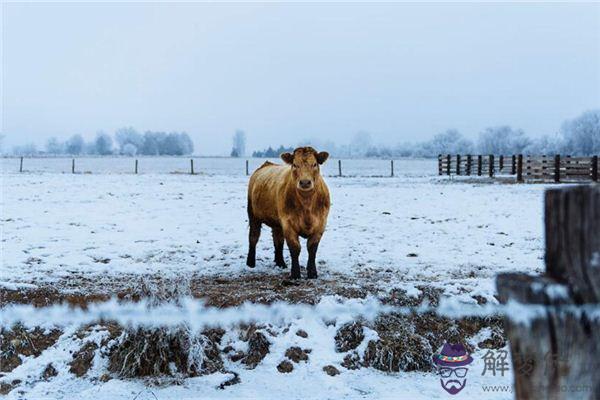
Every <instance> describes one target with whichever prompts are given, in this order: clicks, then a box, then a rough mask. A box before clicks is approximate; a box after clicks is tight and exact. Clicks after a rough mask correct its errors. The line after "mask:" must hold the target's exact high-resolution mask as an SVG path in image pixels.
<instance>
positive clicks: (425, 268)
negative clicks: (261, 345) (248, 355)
mask: <svg viewBox="0 0 600 400" xmlns="http://www.w3.org/2000/svg"><path fill="white" fill-rule="evenodd" d="M3 180H4V184H3V189H4V198H3V203H2V208H3V210H4V212H3V218H2V222H3V228H4V232H3V234H4V238H3V246H4V249H3V264H2V268H1V269H0V282H1V283H2V285H4V286H6V285H23V284H29V285H31V284H33V285H41V284H53V285H57V286H61V285H64V286H68V285H65V282H67V281H68V280H69V279H70V278H72V277H73V276H74V275H77V276H85V277H86V278H90V280H91V281H92V283H94V282H95V283H97V284H98V286H102V282H103V280H105V279H109V278H111V277H115V276H116V277H118V276H119V275H122V274H127V275H139V276H143V275H148V274H160V275H161V276H182V275H186V274H191V273H193V274H195V275H200V276H202V275H223V276H239V275H247V274H259V275H260V274H265V273H276V272H278V270H277V269H276V268H274V267H273V265H272V261H271V260H272V243H271V238H270V232H269V229H268V228H266V227H265V228H263V233H262V237H261V240H260V242H259V246H258V249H257V268H255V269H253V270H250V269H248V268H247V267H246V266H245V262H244V261H245V257H246V251H247V216H246V199H245V197H246V194H245V193H246V184H247V178H246V177H245V176H243V177H236V176H224V175H214V176H190V175H158V174H147V175H138V176H135V175H125V174H120V175H116V174H113V175H97V174H91V175H70V174H49V173H45V174H44V173H42V174H16V173H5V174H4V175H3ZM327 182H328V184H329V186H330V189H331V193H332V208H331V213H330V217H329V221H328V227H327V230H326V232H325V235H324V237H323V240H322V242H321V245H320V247H319V253H318V255H317V257H318V260H319V261H320V263H319V265H318V271H319V273H320V275H321V276H324V277H327V276H330V277H331V276H336V274H343V275H345V276H361V275H365V274H370V273H373V274H382V275H385V279H386V283H387V285H386V286H387V287H389V288H392V287H394V286H395V285H400V287H404V286H406V288H407V292H409V293H411V295H412V294H415V293H416V292H415V288H416V286H418V285H419V284H422V283H426V284H428V285H433V286H437V287H439V288H441V289H443V290H444V291H445V292H446V293H448V294H449V295H459V296H463V297H465V293H470V292H473V293H477V294H479V295H482V296H483V297H486V298H488V300H490V301H494V298H493V294H494V292H495V289H494V286H495V285H494V277H495V275H496V274H497V273H500V272H507V271H526V272H530V273H537V272H540V271H542V268H543V260H542V259H543V241H542V238H543V235H542V201H543V199H542V193H543V190H544V188H545V187H544V186H542V185H501V184H497V185H494V184H476V183H475V184H473V183H461V182H450V181H448V180H446V179H438V178H437V177H413V176H409V177H406V176H401V177H399V178H342V179H339V178H328V179H327ZM409 255H410V256H409ZM415 255H416V256H415ZM286 257H287V254H286ZM301 257H302V260H303V261H304V258H305V257H306V253H305V252H303V253H302V254H301ZM467 297H468V296H467Z"/></svg>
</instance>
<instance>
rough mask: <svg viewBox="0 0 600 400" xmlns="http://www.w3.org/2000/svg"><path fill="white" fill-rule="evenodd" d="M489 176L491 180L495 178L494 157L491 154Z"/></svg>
mask: <svg viewBox="0 0 600 400" xmlns="http://www.w3.org/2000/svg"><path fill="white" fill-rule="evenodd" d="M488 174H489V176H490V178H493V177H494V155H493V154H490V156H489V158H488Z"/></svg>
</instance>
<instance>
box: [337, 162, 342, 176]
mask: <svg viewBox="0 0 600 400" xmlns="http://www.w3.org/2000/svg"><path fill="white" fill-rule="evenodd" d="M338 176H342V160H338Z"/></svg>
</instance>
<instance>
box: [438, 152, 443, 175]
mask: <svg viewBox="0 0 600 400" xmlns="http://www.w3.org/2000/svg"><path fill="white" fill-rule="evenodd" d="M438 175H442V155H441V154H438Z"/></svg>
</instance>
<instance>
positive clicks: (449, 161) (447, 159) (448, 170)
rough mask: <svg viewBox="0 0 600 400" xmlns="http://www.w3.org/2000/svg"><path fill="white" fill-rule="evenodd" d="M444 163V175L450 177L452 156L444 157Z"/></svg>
mask: <svg viewBox="0 0 600 400" xmlns="http://www.w3.org/2000/svg"><path fill="white" fill-rule="evenodd" d="M446 161H447V162H448V165H446V175H448V176H450V174H451V171H450V166H451V164H452V156H450V154H448V155H447V156H446Z"/></svg>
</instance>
